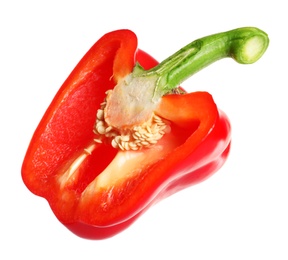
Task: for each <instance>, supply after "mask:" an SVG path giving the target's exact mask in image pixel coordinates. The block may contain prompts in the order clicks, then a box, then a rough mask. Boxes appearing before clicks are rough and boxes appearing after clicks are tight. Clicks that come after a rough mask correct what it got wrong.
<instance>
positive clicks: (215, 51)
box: [133, 27, 269, 97]
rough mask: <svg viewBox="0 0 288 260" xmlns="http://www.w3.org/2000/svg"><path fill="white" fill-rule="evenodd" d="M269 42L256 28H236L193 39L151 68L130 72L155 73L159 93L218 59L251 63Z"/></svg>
mask: <svg viewBox="0 0 288 260" xmlns="http://www.w3.org/2000/svg"><path fill="white" fill-rule="evenodd" d="M268 44H269V38H268V36H267V34H266V33H265V32H263V31H261V30H259V29H258V28H254V27H244V28H238V29H235V30H231V31H227V32H222V33H218V34H214V35H210V36H207V37H204V38H201V39H198V40H195V41H193V42H192V43H190V44H188V45H186V46H185V47H184V48H182V49H180V50H179V51H178V52H176V53H175V54H173V55H172V56H170V57H169V58H167V59H165V60H164V61H163V62H161V63H160V64H159V65H158V66H156V67H154V68H152V69H150V70H147V71H145V70H142V69H140V68H138V69H135V71H134V72H133V76H136V77H137V76H140V77H149V76H156V75H157V78H158V80H157V83H156V86H155V90H154V96H158V97H159V96H163V95H164V94H166V93H168V92H170V91H171V90H172V89H174V88H176V87H178V86H179V85H180V84H181V83H182V82H183V81H184V80H186V79H187V78H189V77H190V76H192V75H193V74H195V73H196V72H198V71H199V70H201V69H203V68H205V67H206V66H208V65H209V64H211V63H213V62H215V61H217V60H219V59H222V58H226V57H231V58H233V59H234V60H236V61H237V62H238V63H242V64H251V63H254V62H256V61H257V60H258V59H259V58H260V57H261V56H262V55H263V54H264V52H265V51H266V49H267V47H268ZM155 94H156V95H155Z"/></svg>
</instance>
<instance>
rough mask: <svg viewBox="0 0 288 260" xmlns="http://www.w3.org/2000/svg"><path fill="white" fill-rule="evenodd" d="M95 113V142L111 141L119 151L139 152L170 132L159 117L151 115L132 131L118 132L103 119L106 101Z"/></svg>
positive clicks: (168, 127)
mask: <svg viewBox="0 0 288 260" xmlns="http://www.w3.org/2000/svg"><path fill="white" fill-rule="evenodd" d="M100 106H101V107H100V109H98V111H97V119H96V123H95V127H94V133H95V134H97V135H98V136H99V138H96V139H94V141H95V142H97V143H101V142H102V138H103V137H104V136H105V138H106V139H109V140H111V145H112V146H113V147H114V148H119V149H121V150H139V149H141V148H144V147H145V148H147V147H150V146H151V145H153V144H156V143H157V142H158V141H159V140H160V139H161V138H162V136H163V135H164V134H165V133H168V132H170V126H169V125H168V124H167V123H165V122H164V121H163V120H162V118H161V117H159V116H157V115H155V114H153V115H152V117H151V120H150V121H149V122H146V123H145V124H144V125H141V126H134V127H133V128H132V129H125V130H119V129H116V128H114V127H112V126H110V125H108V124H107V122H106V121H105V118H104V108H105V106H106V101H104V102H103V103H101V105H100Z"/></svg>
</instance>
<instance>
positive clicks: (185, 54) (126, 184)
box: [22, 28, 268, 239]
mask: <svg viewBox="0 0 288 260" xmlns="http://www.w3.org/2000/svg"><path fill="white" fill-rule="evenodd" d="M267 46H268V37H267V35H266V34H265V33H264V32H262V31H260V30H259V29H257V28H240V29H236V30H232V31H229V32H225V33H219V34H215V35H212V36H208V37H204V38H202V39H199V40H196V41H194V42H192V43H190V44H188V45H187V46H186V47H184V48H183V49H181V50H180V51H178V52H176V53H175V54H174V55H172V56H171V57H170V58H168V59H166V60H164V61H163V62H162V63H160V64H158V63H157V62H156V61H155V60H154V59H153V58H151V57H150V56H149V55H148V54H146V53H145V52H143V51H141V50H139V49H137V38H136V36H135V34H134V33H133V32H131V31H129V30H118V31H114V32H110V33H107V34H106V35H104V36H103V37H102V38H101V39H100V40H98V41H97V42H96V43H95V44H94V46H92V48H91V49H90V50H89V51H88V52H87V53H86V55H85V56H84V57H83V58H82V59H81V61H80V62H79V64H78V65H77V66H76V67H75V69H74V70H73V71H72V73H71V74H70V75H69V77H68V78H67V79H66V81H65V82H64V83H63V85H62V87H61V88H60V89H59V91H58V93H57V94H56V96H55V98H54V99H53V101H52V103H51V104H50V106H49V107H48V109H47V111H46V113H45V114H44V116H43V118H42V120H41V121H40V123H39V125H38V127H37V129H36V131H35V133H34V135H33V137H32V140H31V142H30V145H29V147H28V150H27V153H26V156H25V158H24V162H23V166H22V178H23V181H24V183H25V185H26V186H27V187H28V189H29V190H30V191H31V192H33V193H34V194H36V195H38V196H41V197H44V198H45V199H46V200H47V201H48V202H49V204H50V207H51V208H52V210H53V212H54V213H55V215H56V217H57V218H58V219H59V220H60V221H61V222H62V223H63V224H64V225H65V226H66V227H67V228H68V229H70V230H71V231H72V232H74V233H75V234H77V235H79V236H80V237H84V238H89V239H103V238H107V237H110V236H113V235H115V234H117V233H119V232H120V231H122V230H124V229H125V228H127V227H128V226H129V225H130V224H131V223H132V222H133V221H135V219H137V218H138V217H139V216H140V215H141V214H142V213H143V212H144V211H145V210H147V209H148V208H149V207H150V206H151V205H153V204H154V203H156V202H157V201H159V200H161V199H163V198H165V197H167V196H169V195H171V194H173V193H175V192H177V191H179V190H182V189H184V188H186V187H188V186H190V185H192V184H196V183H198V182H200V181H203V180H204V179H206V178H208V177H209V176H211V175H212V174H213V173H214V172H215V171H217V170H218V169H219V168H220V167H221V166H222V165H223V163H224V162H225V160H226V158H227V155H228V152H229V147H230V141H231V140H230V138H231V136H230V124H229V120H228V118H227V116H226V115H225V114H224V113H223V112H222V111H221V110H219V109H218V108H217V106H216V104H215V103H214V101H213V98H212V96H211V95H210V94H209V93H207V92H194V93H186V92H185V91H184V90H183V89H181V88H180V87H178V86H179V84H180V83H181V82H183V80H185V79H186V78H188V77H189V76H191V75H192V74H194V73H195V72H197V71H198V70H200V69H202V68H204V67H205V66H207V65H208V64H210V63H212V62H214V61H216V60H218V59H220V58H224V57H229V56H230V57H233V58H234V59H235V60H236V61H237V62H239V63H253V62H255V61H256V60H258V59H259V58H260V57H261V56H262V54H263V53H264V52H265V50H266V48H267Z"/></svg>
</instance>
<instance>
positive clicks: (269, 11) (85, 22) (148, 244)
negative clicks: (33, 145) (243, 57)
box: [0, 0, 288, 260]
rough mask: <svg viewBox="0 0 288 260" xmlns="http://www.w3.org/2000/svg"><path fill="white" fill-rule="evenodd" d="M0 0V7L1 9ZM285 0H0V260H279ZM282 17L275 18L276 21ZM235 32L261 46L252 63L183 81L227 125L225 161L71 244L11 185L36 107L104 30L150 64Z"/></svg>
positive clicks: (287, 191) (285, 227)
mask: <svg viewBox="0 0 288 260" xmlns="http://www.w3.org/2000/svg"><path fill="white" fill-rule="evenodd" d="M4 2H5V3H4ZM284 3H285V1H279V0H274V1H266V0H263V1H253V0H242V1H235V2H233V1H228V0H226V1H225V0H218V1H205V0H203V1H187V0H177V1H176V0H175V1H169V0H167V1H155V0H153V1H150V0H146V1H132V0H130V1H129V0H121V1H118V0H117V1H116V0H115V1H108V0H107V1H87V0H81V1H54V0H50V1H31V0H26V1H20V0H18V1H15V0H14V1H13V0H11V1H1V4H0V29H1V31H0V33H1V40H0V85H1V87H0V92H1V93H0V106H1V107H0V113H1V127H0V131H1V135H0V138H1V140H0V141H1V142H0V152H1V156H0V159H1V168H0V169H1V173H0V179H1V181H0V192H1V194H0V200H1V201H0V202H1V204H0V205H1V206H0V211H1V214H0V225H1V227H0V238H1V241H2V242H1V249H0V258H1V259H19V257H17V256H18V255H19V256H20V258H21V259H37V260H38V259H49V260H51V259H125V260H128V259H168V258H169V259H197V260H202V259H221V260H225V259H229V260H231V259H233V260H234V259H264V258H265V259H273V260H274V259H275V260H276V259H277V260H281V259H288V223H287V220H288V213H287V204H288V203H287V201H288V181H287V175H288V167H287V147H288V138H287V135H288V127H287V112H288V102H287V96H288V94H287V87H288V85H287V82H288V80H287V72H288V70H287V59H288V57H287V42H288V37H287V27H286V26H285V24H287V22H288V21H287V16H286V15H287V12H286V11H285V10H287V9H286V8H285V7H284ZM285 16H286V18H285ZM243 26H256V27H259V28H261V29H262V30H264V31H266V32H267V33H268V34H269V37H270V46H269V49H268V50H267V52H266V54H265V55H264V56H263V57H262V59H261V60H259V61H258V62H257V63H255V64H253V65H246V66H245V65H239V64H237V63H235V62H234V61H232V60H230V59H225V60H222V61H219V62H217V63H215V64H213V65H212V66H210V67H208V68H206V69H204V70H203V71H201V72H200V73H198V74H197V75H195V76H193V77H192V78H190V79H189V80H188V81H186V82H185V83H184V84H183V86H184V87H185V88H186V89H188V90H189V91H196V90H207V91H209V92H210V93H211V94H212V95H213V97H214V99H215V102H216V103H217V105H218V106H219V107H220V108H221V109H222V110H224V111H225V112H226V113H227V114H228V116H229V118H230V120H231V124H232V127H233V132H232V137H233V146H232V150H231V154H230V157H229V159H228V161H227V163H226V164H225V166H224V167H223V168H222V169H221V170H220V171H218V172H217V173H216V174H215V175H214V176H213V177H212V178H210V179H209V180H207V181H205V182H203V183H201V184H199V185H196V186H193V187H191V188H189V189H186V190H184V191H182V192H180V193H178V194H175V195H174V196H172V197H170V198H169V199H166V200H164V201H162V202H161V203H159V204H157V205H155V206H154V207H153V208H151V209H150V210H149V211H148V212H147V213H145V215H143V216H142V217H141V218H140V219H139V220H138V221H137V222H136V223H134V224H133V225H132V226H131V227H130V228H129V229H127V230H125V231H124V232H122V233H121V234H119V235H117V236H115V237H113V238H110V239H107V240H102V241H90V240H85V239H81V238H79V237H77V236H75V235H74V234H72V233H70V231H68V230H67V229H66V228H64V227H63V226H62V225H61V224H60V223H59V222H58V221H57V220H56V218H55V217H54V215H53V213H52V212H51V210H50V208H49V206H48V205H47V203H46V201H45V200H44V199H42V198H39V197H36V196H34V195H33V194H32V193H30V192H29V191H28V189H27V188H26V187H25V186H24V184H23V183H22V179H21V175H20V169H21V164H22V160H23V158H24V154H25V152H26V149H27V146H28V143H29V141H30V138H31V136H32V134H33V132H34V130H35V128H36V126H37V124H38V122H39V120H40V119H41V117H42V115H43V113H44V111H45V110H46V108H47V106H48V105H49V103H50V101H51V100H52V98H53V96H54V94H55V93H56V91H57V90H58V88H59V87H60V86H61V84H62V83H63V81H64V80H65V78H66V77H67V76H68V74H69V73H70V72H71V70H72V69H73V68H74V66H75V65H76V63H77V62H78V61H79V60H80V58H81V57H82V56H83V55H84V53H85V52H86V51H87V50H88V49H89V48H90V47H91V46H92V44H93V43H94V42H95V41H96V40H98V39H99V38H100V37H101V36H102V35H103V34H104V33H106V32H109V31H112V30H116V29H120V28H128V29H131V30H133V31H134V32H135V33H136V34H137V36H138V40H139V47H140V48H141V49H143V50H145V51H147V52H148V53H150V54H151V55H152V56H154V57H155V58H156V59H157V60H159V61H161V60H163V59H164V58H166V57H167V56H169V55H170V54H172V53H174V52H175V51H177V50H178V49H179V48H181V47H182V46H184V45H186V44H188V43H189V42H191V41H193V40H195V39H197V38H200V37H202V36H206V35H209V34H213V33H217V32H221V31H226V30H230V29H234V28H237V27H243Z"/></svg>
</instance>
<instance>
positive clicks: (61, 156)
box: [22, 30, 230, 239]
mask: <svg viewBox="0 0 288 260" xmlns="http://www.w3.org/2000/svg"><path fill="white" fill-rule="evenodd" d="M110 36H111V37H110V39H108V41H107V44H106V42H105V41H104V42H101V44H99V46H100V47H99V46H98V48H102V49H101V53H104V54H105V55H104V56H105V58H103V64H101V66H99V67H97V71H94V72H92V73H90V71H89V68H90V67H89V66H90V65H89V66H87V70H86V72H85V70H83V64H84V65H85V62H86V63H87V62H88V63H89V60H90V59H91V55H90V54H89V53H90V52H88V55H86V56H84V58H83V59H82V60H81V61H80V63H79V64H80V65H78V68H79V69H78V71H77V67H76V69H75V70H74V71H73V72H72V73H71V75H70V76H69V77H68V79H67V80H66V82H64V84H63V86H62V87H61V89H60V90H59V92H58V93H57V95H56V96H55V99H54V100H56V101H52V103H51V105H50V106H49V108H48V110H47V112H46V113H45V115H44V117H43V119H42V120H41V122H40V124H39V126H38V128H37V129H36V131H35V133H34V135H33V138H32V140H31V143H30V145H29V148H28V150H27V153H26V156H25V159H24V162H23V166H22V177H23V181H24V183H25V184H26V186H27V187H28V188H29V189H30V191H31V192H33V193H35V194H36V195H39V196H42V197H44V198H46V199H47V201H48V202H49V204H50V206H51V208H52V209H53V211H54V213H55V215H56V216H57V218H58V219H59V220H60V221H61V222H62V223H63V224H64V225H65V226H66V227H67V228H68V229H70V230H71V231H72V232H74V233H75V234H77V235H78V236H80V237H83V238H88V239H104V238H108V237H111V236H114V235H116V234H117V233H119V232H121V231H122V230H124V229H126V228H127V227H128V226H129V225H131V224H132V223H133V222H134V221H135V220H136V219H137V218H138V217H139V216H140V215H141V214H142V213H143V212H145V211H146V210H147V209H148V208H149V207H150V206H151V205H153V204H154V203H156V202H157V201H159V200H162V199H163V198H165V197H167V196H170V195H171V194H173V193H175V192H177V191H179V190H182V189H184V188H186V187H189V186H191V185H193V184H196V183H198V182H200V181H203V180H205V179H206V178H208V177H209V176H211V175H212V174H213V173H214V172H215V171H217V170H218V169H219V168H220V167H221V166H222V165H223V163H224V162H225V159H226V158H227V155H228V153H229V147H230V124H229V120H228V118H227V117H226V115H225V114H224V113H223V112H221V111H218V110H217V108H216V105H215V104H214V102H213V100H212V98H211V97H210V95H209V94H207V93H195V94H192V95H189V96H187V97H185V98H186V100H188V99H193V100H194V99H195V98H196V100H198V96H199V97H204V98H203V100H204V101H203V104H204V109H206V108H205V104H206V103H205V102H207V104H209V105H211V111H213V113H214V114H215V113H217V114H215V115H214V117H215V119H213V120H214V121H211V122H209V125H208V128H207V127H206V128H205V131H202V132H203V133H198V132H199V131H198V130H197V128H195V126H193V124H191V126H189V124H188V126H187V131H188V132H189V134H190V135H191V136H188V135H187V138H188V139H189V140H190V141H189V142H186V143H185V144H183V145H181V149H179V151H178V150H177V151H175V152H174V153H173V154H172V155H170V157H169V156H168V157H167V158H166V159H165V160H166V161H165V163H163V162H159V163H158V164H157V168H155V167H154V168H153V166H151V167H152V170H151V169H149V170H148V169H147V172H149V175H148V177H146V176H145V179H143V183H141V180H138V179H137V180H135V185H144V186H145V190H144V191H140V190H137V191H136V192H134V193H133V194H132V195H131V196H130V195H129V196H130V197H129V199H130V200H131V201H132V202H133V198H132V199H131V197H135V200H136V201H137V203H136V202H134V204H133V205H132V206H131V205H125V204H124V205H120V206H121V207H120V206H119V205H116V204H117V201H115V203H116V204H115V208H117V207H120V208H121V210H118V211H121V212H120V213H119V212H117V214H116V213H115V214H116V215H115V216H114V215H113V216H111V214H110V213H109V212H108V213H106V212H104V211H103V212H101V215H102V217H101V218H99V219H100V220H99V221H98V222H97V225H93V224H91V223H89V222H90V221H89V214H88V213H87V216H84V217H83V216H82V218H80V217H79V218H77V216H75V215H74V211H75V208H76V207H77V200H78V199H77V198H78V197H77V196H76V195H77V194H78V193H79V194H81V192H83V190H84V189H85V187H86V186H87V185H88V184H89V183H90V182H91V180H93V179H94V178H95V177H96V176H97V174H96V173H95V169H97V171H96V172H98V173H99V172H101V171H102V170H103V169H104V168H105V167H106V166H107V165H108V164H109V162H110V161H111V160H112V159H113V157H114V156H115V154H116V152H117V150H115V149H113V148H112V147H111V146H107V145H106V146H101V149H98V150H97V151H96V152H95V153H93V155H92V156H91V158H89V160H87V162H85V165H83V175H82V179H81V183H76V184H75V183H73V185H72V186H71V187H68V190H70V191H71V189H72V191H73V190H75V194H76V195H75V196H74V195H73V192H72V193H71V192H70V191H69V192H70V193H68V192H67V201H68V202H67V205H66V204H65V203H64V204H65V205H63V203H59V197H60V196H62V193H61V192H62V190H61V189H59V187H55V179H56V177H57V176H58V175H59V174H60V173H61V172H63V169H64V168H65V167H66V165H68V164H69V161H70V160H71V159H70V158H75V156H76V157H77V154H79V153H80V152H81V151H82V150H83V148H85V147H87V145H88V144H89V143H91V140H93V137H94V134H93V133H92V131H91V129H92V128H93V125H94V122H95V115H96V111H97V109H98V108H99V104H100V103H101V102H102V101H103V99H104V97H105V90H107V89H111V88H113V87H114V85H115V81H113V80H111V75H114V78H115V79H116V81H117V79H120V78H121V77H123V76H124V75H126V74H127V71H128V72H129V71H131V70H132V67H133V66H134V58H135V60H137V61H138V62H139V63H140V64H141V65H142V66H143V67H144V68H145V69H149V68H151V67H154V66H155V65H156V64H157V62H156V61H155V60H154V59H153V58H152V57H151V56H149V55H148V54H146V53H145V52H143V51H141V50H137V51H136V48H137V38H135V36H134V35H133V33H131V32H130V31H126V30H123V31H119V32H118V35H116V36H115V37H116V38H117V37H118V38H119V39H120V40H119V39H118V38H117V39H116V40H114V41H115V43H114V42H113V44H111V43H109V40H110V41H111V38H113V37H114V35H110ZM121 37H122V38H124V40H125V41H127V43H124V46H125V48H122V50H121V47H119V46H120V45H121V44H122V41H124V40H122V38H121ZM125 44H126V45H125ZM119 50H120V51H122V52H123V54H121V53H120V54H119V53H116V52H117V51H118V52H119ZM134 53H135V54H136V55H135V56H134ZM121 57H125V58H127V59H125V62H126V63H125V62H123V59H121ZM115 59H118V60H119V62H118V64H119V65H118V67H117V62H115ZM115 63H116V65H115ZM113 64H114V65H113ZM84 67H85V66H84ZM115 67H116V68H115ZM79 71H80V73H77V72H79ZM83 71H84V72H83ZM89 73H90V74H89ZM88 74H89V75H88ZM79 75H81V76H83V75H84V76H83V78H84V80H83V82H81V84H79V83H75V82H77V81H78V82H79V78H80V77H79ZM87 75H88V76H87ZM73 84H78V85H79V86H78V85H77V87H76V88H75V89H74V88H73V87H71V86H73ZM95 85H97V86H101V87H99V88H95ZM103 86H105V87H103ZM75 90H76V91H75ZM67 96H68V97H72V98H71V99H68V101H65V102H66V103H67V105H66V103H65V105H64V106H63V103H62V102H61V101H62V99H65V98H66V97H67ZM172 99H173V96H171V97H167V98H166V99H165V98H164V99H163V100H164V102H163V104H164V107H165V104H166V105H167V104H168V105H169V104H170V103H171V104H172V102H170V101H171V100H172ZM176 99H178V97H176ZM165 100H166V101H165ZM167 100H168V102H167ZM173 102H174V100H173ZM177 102H179V104H182V103H183V100H179V101H177V100H175V104H177ZM194 103H195V102H194ZM196 103H197V102H196ZM200 103H201V102H200ZM61 106H62V107H61ZM177 106H178V104H177V105H176V107H177ZM166 107H167V106H166ZM171 109H172V110H173V109H174V108H173V107H172V108H171ZM196 109H198V107H196ZM202 109H203V108H202ZM199 110H200V107H199ZM59 111H61V112H59ZM160 112H161V111H160ZM184 112H185V111H184ZM206 112H207V114H208V116H209V113H210V108H209V107H207V111H206ZM206 112H205V113H206ZM201 113H202V112H201ZM201 113H199V119H201V116H202V114H201ZM205 113H204V114H205ZM211 113H212V112H211ZM213 113H212V114H213ZM163 116H164V117H165V116H166V115H165V112H164V114H163ZM169 116H170V115H169V114H167V117H169ZM185 117H186V115H185V114H184V115H183V118H184V119H183V120H184V121H185ZM179 118H180V119H179ZM177 120H180V121H181V116H179V117H178V118H175V121H177ZM172 121H173V120H172ZM180 121H179V122H176V124H178V123H179V124H180V125H181V124H182V123H183V124H184V123H185V124H186V123H187V122H184V121H183V122H180ZM188 123H189V122H188ZM190 123H191V122H190ZM185 127H186V126H185ZM185 127H184V128H183V127H182V126H181V127H178V126H177V127H176V126H175V129H176V130H175V131H178V130H177V129H182V128H183V129H185ZM191 129H192V130H191ZM181 131H182V130H181ZM185 131H186V130H185ZM194 132H195V133H194ZM181 133H183V132H181ZM197 134H198V136H197ZM188 139H187V140H188ZM184 141H185V140H184ZM190 144H191V145H190ZM104 155H105V156H104ZM95 174H96V175H95ZM153 174H154V176H156V177H151V176H153ZM143 178H144V177H143ZM133 181H134V180H133ZM141 192H142V193H141ZM127 193H128V191H127ZM140 193H141V194H140ZM71 194H72V195H71ZM123 196H124V197H125V196H128V195H127V194H124V195H123ZM137 196H138V197H137ZM118 197H119V196H118ZM137 198H138V199H137ZM139 198H141V199H139ZM60 202H61V201H60ZM130 204H131V202H130ZM106 214H107V215H106Z"/></svg>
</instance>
